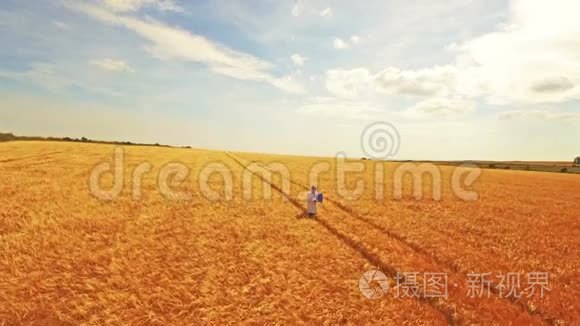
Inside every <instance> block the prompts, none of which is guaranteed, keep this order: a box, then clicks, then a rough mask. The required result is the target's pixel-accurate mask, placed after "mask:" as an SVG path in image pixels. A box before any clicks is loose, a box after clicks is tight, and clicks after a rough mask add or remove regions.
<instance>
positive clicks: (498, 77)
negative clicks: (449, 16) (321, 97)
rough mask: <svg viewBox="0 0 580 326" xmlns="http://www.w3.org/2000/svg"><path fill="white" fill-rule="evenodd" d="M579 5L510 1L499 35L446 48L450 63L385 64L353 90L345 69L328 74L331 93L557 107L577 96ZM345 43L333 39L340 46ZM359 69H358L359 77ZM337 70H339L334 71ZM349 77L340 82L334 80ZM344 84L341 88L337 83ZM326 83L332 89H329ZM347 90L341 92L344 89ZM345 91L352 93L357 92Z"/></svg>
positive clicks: (569, 0) (570, 0)
mask: <svg viewBox="0 0 580 326" xmlns="http://www.w3.org/2000/svg"><path fill="white" fill-rule="evenodd" d="M577 12H580V2H578V1H576V0H562V1H559V2H558V4H557V5H555V4H553V3H549V2H546V1H543V0H516V1H513V3H512V6H511V10H510V16H509V19H508V21H507V22H506V23H505V24H503V25H502V26H503V27H499V28H498V30H497V31H494V32H490V33H485V34H483V35H480V36H478V37H475V38H473V39H471V40H467V41H465V42H461V43H457V42H455V43H451V45H450V46H448V47H447V48H446V50H448V51H451V52H452V53H455V54H456V57H455V62H453V63H451V64H448V65H442V66H432V67H426V68H423V69H414V70H404V69H401V68H398V67H387V68H386V69H384V70H383V71H380V72H378V73H376V74H374V73H371V72H368V74H367V75H371V76H372V77H371V79H372V81H371V82H369V80H368V78H367V79H364V80H359V82H360V83H361V84H360V85H354V81H353V80H352V79H351V76H350V75H349V74H348V73H346V71H345V70H343V69H339V70H341V71H343V73H342V74H327V79H328V78H334V80H327V89H328V90H329V91H330V92H331V93H333V94H337V95H338V94H341V95H339V96H344V95H347V96H349V97H352V96H355V94H359V93H364V92H363V91H362V90H363V88H364V86H365V85H366V86H368V87H370V88H372V89H374V90H375V91H378V92H382V93H386V94H403V95H414V96H430V97H433V96H435V97H445V96H447V97H449V98H456V97H462V98H469V99H474V100H476V99H481V100H485V101H487V102H488V103H491V104H495V105H510V104H522V105H524V104H532V103H560V102H566V101H570V100H574V99H580V46H578V41H577V40H578V39H579V38H580V20H579V19H577V15H576V14H575V13H577ZM358 41H360V39H358V38H356V37H354V36H353V37H351V39H350V43H348V42H347V41H344V40H342V39H339V38H337V39H335V41H334V46H335V48H338V49H345V48H348V47H350V46H352V45H353V44H355V43H356V42H358ZM360 69H364V68H357V69H356V70H357V71H359V72H360ZM334 70H336V69H334ZM340 78H346V80H344V81H340V80H336V79H340ZM339 85H343V86H339ZM329 86H331V87H329ZM345 90H346V91H345ZM350 90H357V91H356V92H354V91H350Z"/></svg>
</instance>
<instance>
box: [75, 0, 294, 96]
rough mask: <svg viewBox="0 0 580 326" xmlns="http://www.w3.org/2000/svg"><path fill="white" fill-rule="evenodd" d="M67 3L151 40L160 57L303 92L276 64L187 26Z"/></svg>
mask: <svg viewBox="0 0 580 326" xmlns="http://www.w3.org/2000/svg"><path fill="white" fill-rule="evenodd" d="M67 4H68V7H69V8H71V9H74V10H77V11H80V12H82V13H85V14H87V15H89V16H91V17H93V18H95V19H98V20H100V21H102V22H104V23H107V24H111V25H116V26H122V27H125V28H127V29H129V30H131V31H133V32H134V33H136V34H137V35H139V36H140V37H142V38H143V39H145V40H147V41H149V44H148V45H147V47H146V50H147V51H148V52H149V53H150V54H151V55H152V56H154V57H156V58H158V59H161V60H182V61H191V62H198V63H203V64H205V65H207V66H208V68H209V69H210V70H211V71H213V72H216V73H218V74H222V75H226V76H229V77H232V78H236V79H240V80H254V81H262V82H266V83H269V84H270V85H273V86H275V87H277V88H280V89H282V90H284V91H289V92H303V88H302V86H301V85H300V84H299V83H298V82H297V81H296V80H295V79H294V78H287V77H282V78H280V77H276V76H274V75H272V74H271V73H270V69H271V68H273V65H272V64H271V63H270V62H268V61H265V60H262V59H260V58H257V57H255V56H253V55H250V54H247V53H244V52H240V51H236V50H233V49H230V48H228V47H226V46H225V45H222V44H219V43H217V42H214V41H211V40H209V39H207V38H205V37H204V36H201V35H197V34H193V33H191V32H189V31H187V30H184V29H181V28H178V27H171V26H168V25H165V24H163V23H160V22H157V21H155V20H152V19H148V20H141V19H137V18H134V17H131V16H124V15H118V14H115V13H112V12H110V11H108V10H104V9H102V8H100V7H96V6H92V5H88V4H82V3H67Z"/></svg>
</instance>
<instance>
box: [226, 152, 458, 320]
mask: <svg viewBox="0 0 580 326" xmlns="http://www.w3.org/2000/svg"><path fill="white" fill-rule="evenodd" d="M225 154H226V155H227V156H228V157H230V158H231V159H232V160H234V161H235V162H236V163H238V164H239V165H240V166H241V167H242V168H244V169H246V168H247V167H246V164H245V163H244V162H242V161H241V160H240V159H238V158H237V157H235V156H234V155H233V154H230V153H228V152H226V153H225ZM248 171H250V173H252V175H255V176H257V177H258V178H260V179H261V180H262V181H265V182H267V183H268V184H270V186H271V187H272V188H273V189H275V190H276V191H277V192H279V193H280V194H281V195H282V196H284V197H285V198H286V199H287V200H288V201H290V203H292V204H293V205H294V206H295V207H296V208H298V209H300V210H301V211H303V212H305V209H304V205H303V204H302V203H301V202H299V201H298V200H296V199H295V198H292V197H291V196H290V195H288V194H286V193H285V192H284V191H283V190H282V189H281V188H280V187H278V186H277V185H275V184H272V183H271V182H270V181H269V180H266V179H265V178H264V177H263V176H262V175H259V174H256V173H255V172H254V171H251V170H248ZM314 221H316V222H318V224H320V225H321V226H322V227H323V228H324V229H326V230H327V231H328V232H329V233H331V234H332V235H334V236H336V237H337V238H338V239H339V240H341V241H342V242H343V243H344V244H346V245H347V246H348V247H350V248H351V249H353V250H354V251H356V252H357V253H358V254H360V255H361V256H362V257H363V258H364V259H366V260H367V261H368V262H369V263H370V264H371V265H373V266H377V268H378V269H380V270H381V271H382V272H384V273H385V274H387V275H388V276H390V277H393V278H394V277H396V276H397V274H398V270H397V269H396V268H395V267H394V266H392V265H389V264H387V263H385V262H384V261H383V260H382V259H381V258H380V257H379V256H378V255H376V254H374V253H373V252H371V251H370V250H369V249H368V248H367V247H366V246H365V245H364V244H363V243H362V242H360V241H358V240H356V239H354V238H353V237H352V236H349V235H347V234H346V233H344V232H341V231H340V230H338V229H337V228H336V227H334V226H333V225H331V224H330V223H329V222H328V221H326V220H324V219H320V218H316V219H314ZM416 299H417V300H419V301H420V302H422V303H424V304H427V305H429V306H430V307H431V308H433V309H435V310H436V311H438V312H439V313H441V314H442V315H443V316H444V318H445V319H446V321H447V323H448V324H449V325H456V324H457V323H458V320H457V318H456V312H455V311H453V310H452V309H450V308H449V307H448V306H446V305H443V304H442V303H441V301H440V300H436V299H435V298H430V297H426V296H419V297H417V298H416Z"/></svg>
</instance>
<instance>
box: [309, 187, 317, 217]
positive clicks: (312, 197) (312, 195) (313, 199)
mask: <svg viewBox="0 0 580 326" xmlns="http://www.w3.org/2000/svg"><path fill="white" fill-rule="evenodd" d="M306 200H307V205H308V206H307V209H306V212H307V213H308V217H315V216H316V209H317V207H316V204H317V203H318V192H317V191H316V186H312V187H311V188H310V191H309V192H308V195H307V196H306Z"/></svg>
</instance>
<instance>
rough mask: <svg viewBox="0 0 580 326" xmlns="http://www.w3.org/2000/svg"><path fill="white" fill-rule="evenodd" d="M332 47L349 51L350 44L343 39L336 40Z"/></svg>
mask: <svg viewBox="0 0 580 326" xmlns="http://www.w3.org/2000/svg"><path fill="white" fill-rule="evenodd" d="M332 45H333V46H334V48H335V49H339V50H342V49H348V48H349V47H350V44H348V43H347V42H345V41H343V40H342V39H341V38H338V37H337V38H335V39H334V41H333V42H332Z"/></svg>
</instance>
